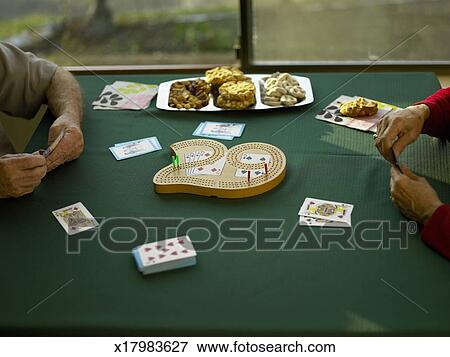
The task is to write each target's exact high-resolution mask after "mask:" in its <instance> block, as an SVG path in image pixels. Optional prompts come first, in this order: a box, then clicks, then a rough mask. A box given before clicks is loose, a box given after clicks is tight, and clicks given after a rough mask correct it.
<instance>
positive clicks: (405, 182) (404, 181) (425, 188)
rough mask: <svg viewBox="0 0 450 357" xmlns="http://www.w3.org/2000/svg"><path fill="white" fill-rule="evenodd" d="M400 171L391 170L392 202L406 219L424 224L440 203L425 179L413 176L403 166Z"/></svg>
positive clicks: (393, 168)
mask: <svg viewBox="0 0 450 357" xmlns="http://www.w3.org/2000/svg"><path fill="white" fill-rule="evenodd" d="M402 171H403V174H402V173H401V172H400V171H399V170H398V169H396V168H395V167H392V168H391V199H392V202H394V204H395V205H396V206H398V208H399V209H400V211H401V212H402V213H403V214H404V215H405V216H406V217H408V218H411V219H413V220H415V221H417V222H419V223H422V224H426V223H427V221H428V220H429V219H430V218H431V216H432V215H433V213H434V211H436V209H437V208H438V207H439V206H441V205H442V202H441V201H440V199H439V197H438V195H437V193H436V191H435V190H434V189H433V187H431V185H430V184H429V183H428V181H427V180H426V179H425V178H423V177H420V176H417V175H415V174H413V173H412V172H411V171H410V170H409V168H408V167H406V166H405V165H402Z"/></svg>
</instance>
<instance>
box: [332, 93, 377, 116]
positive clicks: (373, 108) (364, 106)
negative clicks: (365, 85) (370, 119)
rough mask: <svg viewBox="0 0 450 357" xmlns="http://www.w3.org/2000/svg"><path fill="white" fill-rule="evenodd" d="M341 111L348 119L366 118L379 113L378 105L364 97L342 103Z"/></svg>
mask: <svg viewBox="0 0 450 357" xmlns="http://www.w3.org/2000/svg"><path fill="white" fill-rule="evenodd" d="M339 111H340V112H341V114H342V115H345V116H347V117H353V118H355V117H365V116H371V115H375V114H376V113H377V112H378V104H377V103H375V102H372V101H371V100H367V99H365V98H362V97H358V98H356V99H353V100H350V101H348V102H345V103H342V104H341V106H340V108H339Z"/></svg>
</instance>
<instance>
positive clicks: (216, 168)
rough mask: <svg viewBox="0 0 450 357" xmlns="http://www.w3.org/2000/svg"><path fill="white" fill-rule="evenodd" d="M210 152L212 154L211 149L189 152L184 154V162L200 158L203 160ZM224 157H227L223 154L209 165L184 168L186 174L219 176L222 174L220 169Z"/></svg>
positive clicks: (223, 162)
mask: <svg viewBox="0 0 450 357" xmlns="http://www.w3.org/2000/svg"><path fill="white" fill-rule="evenodd" d="M212 154H213V151H212V150H205V151H203V150H202V151H194V152H189V153H186V154H184V162H185V163H187V164H188V163H194V162H197V161H200V160H205V159H208V158H209V157H211V155H212ZM226 159H227V158H226V156H224V157H222V158H220V159H219V160H217V161H216V162H214V163H212V164H210V165H203V166H196V167H189V168H187V169H186V176H197V175H214V176H219V175H221V174H222V170H223V167H224V166H225V161H226Z"/></svg>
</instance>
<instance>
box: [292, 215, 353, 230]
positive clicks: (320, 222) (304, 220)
mask: <svg viewBox="0 0 450 357" xmlns="http://www.w3.org/2000/svg"><path fill="white" fill-rule="evenodd" d="M298 223H299V224H300V225H301V226H311V227H330V228H331V227H351V226H352V223H351V221H350V222H335V221H329V220H326V219H321V218H314V217H309V216H300V217H299V221H298Z"/></svg>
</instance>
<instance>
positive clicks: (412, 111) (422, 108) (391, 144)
mask: <svg viewBox="0 0 450 357" xmlns="http://www.w3.org/2000/svg"><path fill="white" fill-rule="evenodd" d="M429 115H430V111H429V109H428V107H427V106H426V105H424V104H421V105H416V106H412V107H408V108H406V109H401V110H397V111H394V112H393V113H391V114H388V115H387V116H386V117H385V118H384V119H382V120H381V121H380V122H379V123H378V125H377V136H378V137H377V139H376V140H375V145H376V147H377V149H378V151H379V152H380V154H381V155H383V156H384V158H385V159H386V160H388V161H389V162H390V163H392V164H395V158H394V157H393V156H392V151H391V148H392V149H393V150H394V153H395V155H396V156H397V157H399V156H400V154H401V153H402V151H403V150H404V149H405V147H407V146H408V145H409V144H411V143H413V142H414V141H416V139H417V138H418V137H419V135H420V133H421V132H422V127H423V124H424V122H425V120H426V119H427V118H428V117H429Z"/></svg>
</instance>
